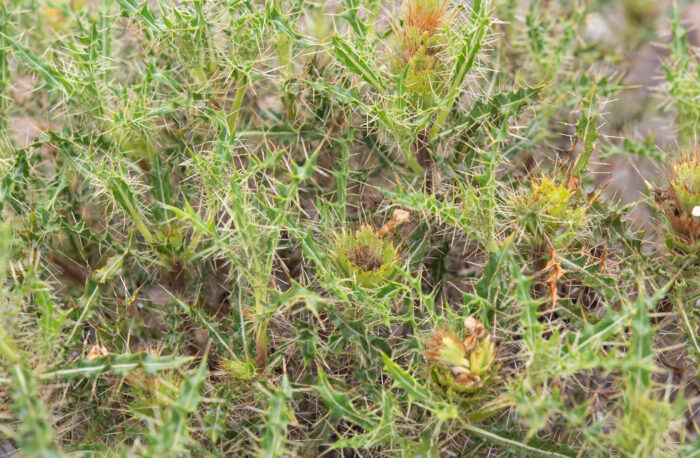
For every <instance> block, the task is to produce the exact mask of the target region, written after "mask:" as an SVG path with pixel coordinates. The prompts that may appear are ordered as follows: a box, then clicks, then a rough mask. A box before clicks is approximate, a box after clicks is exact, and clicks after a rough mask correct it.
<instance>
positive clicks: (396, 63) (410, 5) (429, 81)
mask: <svg viewBox="0 0 700 458" xmlns="http://www.w3.org/2000/svg"><path fill="white" fill-rule="evenodd" d="M446 12H447V2H446V1H445V0H407V1H406V3H405V4H404V15H403V24H402V25H401V26H400V27H397V30H396V35H397V38H398V43H397V45H396V50H395V53H394V54H395V55H394V58H393V62H392V70H393V72H394V73H395V74H397V75H398V74H400V73H402V72H403V71H404V69H406V70H407V73H406V77H405V79H404V84H405V86H406V90H407V92H408V93H409V94H410V95H411V96H413V98H414V99H415V102H416V103H417V104H418V105H421V106H431V104H432V102H433V101H434V97H435V95H436V94H440V93H441V92H442V91H443V90H444V88H445V86H446V82H447V81H446V74H447V71H446V58H445V56H444V51H445V49H446V48H447V39H446V36H445V34H444V33H443V32H444V31H443V25H444V22H445V15H446Z"/></svg>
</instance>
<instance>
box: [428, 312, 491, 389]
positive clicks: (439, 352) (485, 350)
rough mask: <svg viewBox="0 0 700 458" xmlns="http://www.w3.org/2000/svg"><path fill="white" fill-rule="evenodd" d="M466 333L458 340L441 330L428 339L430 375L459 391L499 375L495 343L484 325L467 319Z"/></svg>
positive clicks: (481, 385) (475, 386)
mask: <svg viewBox="0 0 700 458" xmlns="http://www.w3.org/2000/svg"><path fill="white" fill-rule="evenodd" d="M464 328H465V330H466V333H467V336H466V338H465V339H463V340H462V339H459V338H457V337H455V336H454V335H453V334H451V333H450V332H448V331H445V330H443V329H438V330H437V331H436V332H435V333H434V334H433V335H432V336H431V337H430V339H428V341H427V347H428V348H427V350H426V352H425V355H426V357H427V358H428V361H429V363H430V375H431V377H432V378H433V380H435V381H436V382H437V383H438V384H439V385H441V386H442V387H444V388H445V389H447V390H450V391H455V392H458V393H473V392H475V391H477V390H479V389H481V388H483V387H484V386H486V385H487V383H488V382H490V381H492V380H493V379H494V378H495V377H496V372H497V368H496V364H495V360H496V346H495V344H494V342H493V340H491V335H490V334H488V333H487V332H486V329H485V328H484V325H483V324H482V323H481V322H480V321H479V320H477V319H476V318H474V317H468V318H467V319H465V320H464Z"/></svg>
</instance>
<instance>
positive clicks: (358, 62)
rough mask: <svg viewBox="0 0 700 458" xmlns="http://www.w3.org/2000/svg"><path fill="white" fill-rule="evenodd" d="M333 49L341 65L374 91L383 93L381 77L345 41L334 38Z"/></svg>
mask: <svg viewBox="0 0 700 458" xmlns="http://www.w3.org/2000/svg"><path fill="white" fill-rule="evenodd" d="M332 40H333V49H334V50H335V53H336V55H337V56H338V58H339V59H340V61H341V62H343V64H345V66H346V67H347V69H348V70H350V71H351V72H353V73H356V74H358V75H360V76H361V77H362V79H364V80H365V81H367V82H368V83H369V84H371V85H372V86H374V87H375V88H376V89H378V90H380V91H382V92H384V90H385V89H386V85H385V84H384V79H383V78H382V76H381V75H379V74H377V73H376V72H375V71H374V69H373V68H372V67H370V66H369V65H368V64H367V62H366V60H367V59H366V58H363V57H362V56H360V55H359V53H358V52H357V50H356V49H355V48H353V47H352V46H351V45H350V44H348V43H347V42H346V41H345V40H343V39H342V38H340V37H338V36H334V37H333V38H332Z"/></svg>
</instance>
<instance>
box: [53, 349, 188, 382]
mask: <svg viewBox="0 0 700 458" xmlns="http://www.w3.org/2000/svg"><path fill="white" fill-rule="evenodd" d="M190 361H192V358H191V357H189V356H175V355H172V356H155V355H151V354H148V353H137V354H123V355H108V356H101V357H99V358H95V359H94V360H92V361H91V360H88V359H84V360H82V361H81V362H79V363H77V364H74V365H72V366H67V367H64V368H61V369H58V370H55V371H51V372H45V373H44V374H42V375H41V378H42V379H44V380H50V379H53V378H74V377H86V378H94V377H97V376H99V375H102V374H105V373H108V372H113V373H114V374H115V375H118V376H125V375H128V374H130V373H131V372H133V371H135V370H136V369H143V370H144V371H146V372H147V373H149V374H153V375H155V374H158V373H160V372H162V371H164V370H168V369H177V368H179V367H182V366H183V365H185V364H187V363H189V362H190Z"/></svg>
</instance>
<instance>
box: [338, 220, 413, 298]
mask: <svg viewBox="0 0 700 458" xmlns="http://www.w3.org/2000/svg"><path fill="white" fill-rule="evenodd" d="M331 257H332V259H333V263H334V264H335V266H336V268H337V269H338V270H339V273H340V274H341V275H342V276H343V277H344V278H346V279H348V280H349V281H354V282H355V283H356V284H357V285H359V286H361V287H364V288H371V287H376V286H379V285H381V284H383V283H386V282H389V281H391V280H393V279H395V278H396V276H397V275H398V273H399V262H400V260H401V257H400V255H399V251H398V249H397V248H396V246H394V244H393V243H392V242H391V241H390V240H389V239H388V238H387V237H386V236H385V235H384V234H382V233H381V231H378V230H376V229H375V228H374V227H372V226H370V225H367V224H365V225H362V226H360V228H359V229H357V230H356V231H355V232H351V233H349V234H342V235H340V236H338V238H337V239H336V241H335V244H334V247H333V250H332V251H331Z"/></svg>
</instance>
